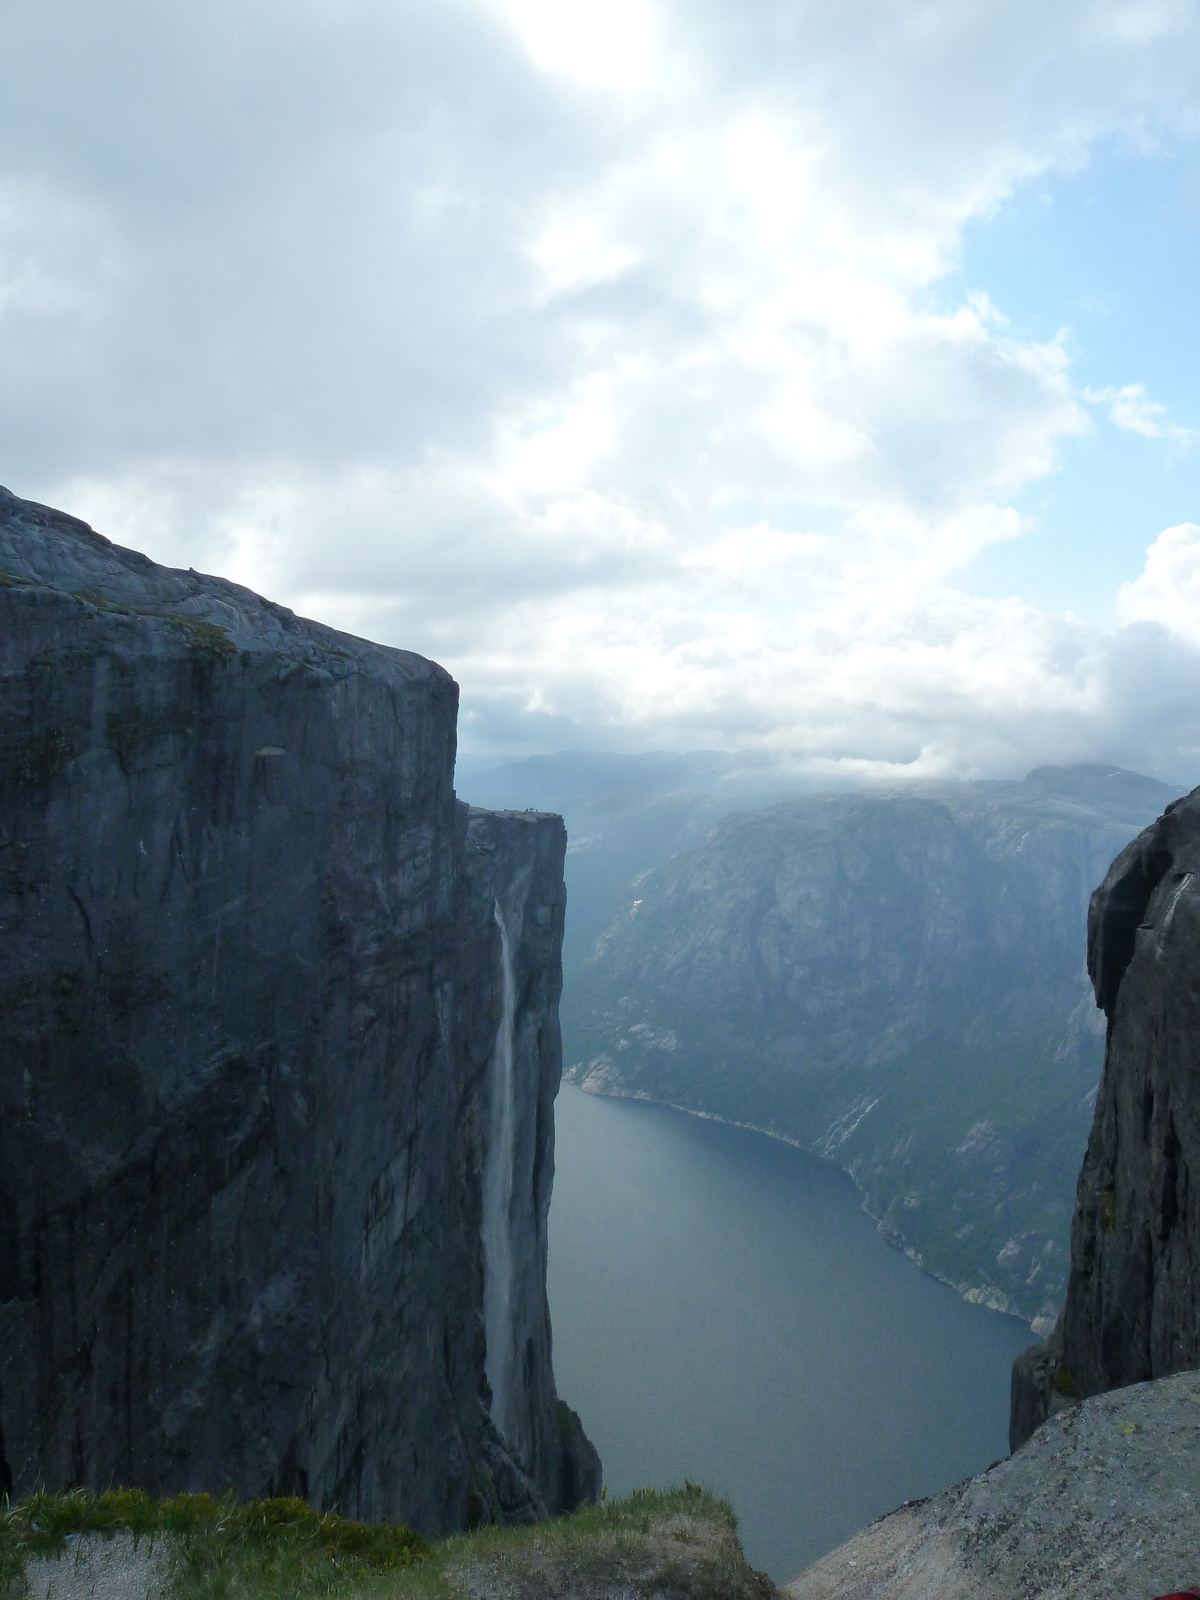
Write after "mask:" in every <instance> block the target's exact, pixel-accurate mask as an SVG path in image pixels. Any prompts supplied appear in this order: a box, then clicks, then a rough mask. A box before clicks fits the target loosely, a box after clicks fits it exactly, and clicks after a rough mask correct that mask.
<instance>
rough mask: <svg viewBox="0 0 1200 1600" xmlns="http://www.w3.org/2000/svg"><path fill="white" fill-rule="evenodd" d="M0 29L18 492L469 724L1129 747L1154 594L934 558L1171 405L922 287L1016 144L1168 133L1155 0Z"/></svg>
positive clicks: (232, 13)
mask: <svg viewBox="0 0 1200 1600" xmlns="http://www.w3.org/2000/svg"><path fill="white" fill-rule="evenodd" d="M0 49H3V51H4V56H5V60H6V61H7V62H8V63H9V64H10V70H9V73H8V76H7V79H6V92H5V96H4V97H3V100H2V101H0V361H2V362H3V366H4V371H5V374H6V382H5V384H4V386H3V388H2V390H0V439H3V441H4V455H3V458H2V460H0V468H2V471H0V476H2V477H3V479H4V481H6V482H7V483H8V484H9V486H10V487H12V488H13V489H15V490H16V491H17V492H18V493H28V494H34V495H36V496H38V497H40V498H47V499H51V500H53V501H56V502H57V503H61V504H63V505H65V506H66V507H67V508H68V509H70V510H72V511H75V512H77V513H78V514H81V515H84V516H87V517H88V518H89V519H90V520H92V521H93V522H94V523H95V524H96V525H97V526H99V527H101V528H102V530H103V531H105V532H106V533H108V534H110V536H112V537H115V538H118V539H120V540H121V541H122V542H125V543H130V544H134V545H137V546H139V547H141V548H144V549H146V550H148V551H149V552H150V553H151V554H153V555H155V556H156V557H157V558H159V559H165V560H169V561H173V562H176V563H179V564H183V565H194V566H197V567H201V568H208V569H209V570H219V571H224V572H227V573H228V574H229V575H230V576H233V577H236V578H238V579H240V580H241V581H244V582H249V583H251V584H253V585H254V586H255V587H257V588H259V589H262V590H264V591H266V592H268V593H270V594H272V595H274V596H275V597H277V598H279V599H282V600H284V601H286V602H288V603H289V604H293V605H296V606H297V607H298V608H300V609H303V610H306V611H308V612H310V613H312V614H317V615H320V616H322V617H324V618H326V619H327V620H329V621H331V622H334V623H335V624H337V625H340V626H344V627H348V628H351V629H352V630H353V631H356V632H361V633H366V634H369V635H371V636H374V637H379V638H381V639H385V640H386V641H387V642H390V643H395V644H400V645H404V646H407V647H409V648H415V649H420V650H424V651H426V652H428V653H431V654H434V655H436V656H437V657H438V658H439V659H442V660H443V661H445V662H446V664H447V665H448V666H450V667H451V669H452V670H453V671H454V672H455V673H456V675H457V676H458V677H459V678H460V681H461V682H462V685H463V692H464V729H465V731H466V736H467V737H468V739H469V740H472V741H475V742H476V743H477V744H479V745H480V746H482V745H485V744H487V743H489V742H490V743H491V744H493V745H496V746H499V745H502V744H504V743H506V742H509V743H512V744H513V745H514V746H517V747H521V748H529V747H531V746H535V745H538V744H541V745H542V746H543V747H544V746H546V745H548V744H555V743H558V744H561V743H572V744H580V743H624V744H626V745H629V744H633V745H645V744H647V743H664V744H671V745H675V746H686V745H695V744H697V743H712V744H718V745H724V746H727V747H728V746H731V745H734V744H739V743H743V744H744V743H750V744H762V745H765V746H771V747H776V748H783V747H787V748H792V749H795V750H798V751H803V752H806V753H807V755H808V757H809V758H810V759H811V760H813V761H818V762H832V763H837V762H853V761H856V762H860V763H861V762H867V763H871V762H875V763H880V762H883V763H887V762H899V763H913V762H916V763H918V764H921V765H923V767H924V768H928V769H929V770H934V769H936V770H951V769H954V770H972V771H985V770H988V771H991V770H1012V769H1013V768H1014V767H1016V766H1019V765H1021V764H1024V763H1027V762H1029V761H1031V760H1032V759H1043V758H1045V757H1047V756H1051V755H1054V754H1056V753H1065V752H1069V751H1074V752H1076V753H1080V754H1085V753H1088V752H1091V753H1093V754H1095V753H1102V754H1105V755H1113V754H1116V753H1118V750H1119V751H1120V752H1125V753H1127V754H1130V753H1132V754H1138V753H1140V754H1141V755H1142V756H1145V757H1146V758H1147V759H1149V754H1150V753H1151V752H1150V743H1149V741H1150V733H1149V732H1148V731H1147V730H1146V729H1145V728H1144V727H1142V726H1141V725H1139V723H1138V721H1137V718H1130V717H1129V716H1128V715H1127V714H1126V712H1125V711H1124V710H1122V709H1121V708H1122V706H1123V705H1124V704H1125V701H1124V699H1123V698H1122V697H1123V695H1124V693H1125V690H1124V688H1123V684H1124V683H1126V682H1135V681H1137V682H1140V681H1142V680H1141V678H1140V677H1139V672H1140V668H1139V669H1138V670H1134V668H1133V667H1132V666H1130V662H1133V661H1137V662H1140V663H1143V664H1146V663H1151V664H1157V665H1156V666H1155V670H1157V669H1158V667H1159V666H1162V663H1163V662H1165V661H1167V660H1169V661H1170V663H1171V671H1172V672H1174V673H1175V675H1176V678H1177V679H1178V680H1179V681H1183V678H1186V677H1187V673H1188V672H1189V671H1190V670H1191V669H1190V667H1189V668H1186V669H1185V666H1183V665H1181V664H1180V663H1181V662H1182V661H1183V660H1184V656H1186V652H1187V651H1188V650H1190V649H1191V643H1189V641H1190V640H1191V639H1192V637H1193V635H1192V634H1191V633H1190V632H1188V631H1187V629H1182V631H1181V626H1180V625H1177V622H1176V621H1175V620H1172V619H1171V618H1170V617H1167V615H1166V611H1164V610H1163V606H1164V605H1165V602H1161V603H1160V602H1159V601H1155V602H1154V604H1157V605H1159V610H1158V611H1155V612H1153V616H1152V617H1151V612H1150V611H1147V612H1145V613H1143V612H1141V611H1136V607H1137V606H1138V605H1142V604H1143V600H1144V603H1145V605H1146V606H1150V607H1151V610H1152V609H1153V607H1152V605H1151V601H1150V600H1149V599H1146V598H1145V595H1148V594H1149V588H1146V589H1145V592H1144V594H1143V591H1142V590H1139V591H1138V593H1139V595H1142V599H1137V600H1135V601H1130V602H1128V604H1129V605H1133V606H1134V611H1130V612H1129V613H1128V617H1129V621H1130V622H1131V624H1132V625H1131V626H1130V627H1127V628H1126V630H1125V633H1124V634H1105V633H1104V632H1103V630H1098V629H1096V628H1090V627H1085V626H1084V625H1083V624H1081V623H1078V622H1077V621H1076V620H1075V619H1072V618H1069V617H1048V616H1045V615H1043V614H1041V613H1038V612H1036V611H1035V610H1033V609H1032V608H1030V607H1028V606H1023V605H1022V604H1020V603H1019V602H1017V601H985V600H978V599H972V598H969V597H967V596H965V595H963V594H961V593H960V592H958V590H957V589H956V587H955V584H956V581H957V574H958V573H959V572H960V571H961V569H962V567H963V566H964V564H965V563H966V562H967V561H969V560H970V559H971V558H972V557H973V556H974V555H976V554H977V553H978V552H979V551H980V550H981V549H982V548H984V547H985V546H986V545H987V544H989V543H994V542H996V541H998V540H1008V539H1013V538H1018V537H1028V536H1033V534H1034V531H1035V530H1034V528H1033V524H1032V523H1031V522H1030V520H1029V519H1028V518H1026V517H1024V516H1022V515H1020V514H1019V513H1018V512H1017V511H1016V510H1015V509H1014V498H1015V496H1016V494H1017V493H1018V491H1020V490H1021V489H1022V488H1024V487H1026V486H1028V485H1029V484H1031V483H1033V482H1036V481H1037V480H1039V479H1042V478H1045V477H1046V476H1047V475H1048V474H1050V473H1052V472H1053V470H1054V467H1055V463H1056V461H1057V459H1058V453H1059V451H1060V449H1061V446H1062V443H1063V441H1064V440H1066V439H1069V438H1071V437H1074V436H1077V435H1079V434H1081V433H1082V432H1084V431H1085V430H1087V429H1088V428H1089V427H1091V426H1093V424H1092V422H1091V420H1090V416H1089V412H1088V410H1087V406H1089V405H1091V406H1095V405H1101V406H1104V407H1106V408H1107V411H1108V413H1109V415H1110V417H1111V419H1112V420H1113V421H1114V422H1115V423H1116V424H1117V425H1118V426H1122V427H1126V428H1133V429H1135V431H1138V432H1140V433H1142V434H1143V435H1144V436H1146V437H1152V438H1157V439H1164V440H1166V441H1167V442H1169V443H1174V444H1182V443H1184V442H1186V441H1185V438H1184V435H1185V433H1186V430H1183V429H1180V428H1178V427H1177V426H1176V425H1175V424H1173V423H1171V422H1170V420H1169V418H1168V417H1167V416H1166V413H1165V411H1164V410H1163V409H1162V408H1161V407H1160V406H1158V405H1157V404H1156V403H1155V402H1153V401H1151V400H1149V399H1148V398H1147V396H1146V393H1145V391H1144V389H1143V388H1142V386H1140V385H1138V384H1127V385H1125V386H1124V387H1120V388H1118V387H1112V388H1107V389H1097V390H1094V391H1093V390H1089V391H1083V392H1082V393H1081V392H1079V391H1078V390H1077V387H1076V385H1075V383H1074V380H1073V377H1072V372H1071V366H1070V359H1069V354H1068V345H1067V344H1066V343H1065V342H1064V341H1063V340H1050V341H1036V340H1033V339H1030V338H1028V337H1026V336H1024V335H1022V334H1021V333H1020V332H1019V331H1015V330H1014V328H1013V326H1012V325H1010V324H1008V323H1007V322H1006V320H1005V317H1004V308H1003V306H1002V305H1001V306H997V305H995V304H993V302H992V300H991V299H990V298H989V296H988V293H987V286H978V285H973V286H971V288H970V290H969V291H968V292H965V293H964V294H963V295H962V296H961V298H955V297H951V296H950V295H949V291H948V290H947V289H946V287H945V284H946V275H947V273H948V272H949V270H950V269H951V268H952V267H953V266H954V265H955V264H956V262H957V259H958V253H959V249H960V242H961V238H962V231H963V228H964V227H965V226H966V224H967V223H968V222H969V221H971V220H972V219H975V218H979V217H982V216H988V215H991V214H992V213H994V212H995V211H996V210H997V208H1000V207H1002V206H1003V205H1004V203H1005V201H1006V199H1007V198H1008V197H1009V196H1010V195H1011V194H1012V193H1013V192H1014V190H1015V189H1016V188H1017V187H1018V186H1019V185H1020V184H1021V183H1023V182H1025V181H1027V180H1028V179H1029V178H1030V177H1031V176H1032V175H1034V174H1037V173H1039V172H1044V171H1047V170H1050V169H1059V170H1072V169H1074V168H1077V167H1079V166H1080V165H1081V164H1082V163H1084V162H1086V160H1087V159H1088V153H1089V150H1090V149H1091V148H1092V146H1093V144H1094V143H1095V141H1097V140H1099V139H1101V138H1105V137H1108V136H1112V135H1116V136H1120V137H1123V138H1126V139H1129V140H1133V141H1135V142H1136V143H1137V144H1138V145H1139V147H1141V148H1145V149H1151V148H1157V147H1159V146H1161V145H1162V144H1163V143H1164V142H1169V141H1170V140H1172V139H1178V138H1184V137H1190V136H1191V134H1192V133H1193V132H1194V131H1195V128H1196V122H1197V109H1198V105H1200V99H1198V97H1197V95H1196V91H1195V88H1194V85H1195V84H1196V83H1197V82H1200V71H1198V69H1200V59H1198V58H1200V21H1198V19H1197V17H1196V15H1195V12H1194V9H1193V8H1192V7H1191V6H1188V5H1173V4H1164V3H1158V0H1063V3H1062V4H1060V5H1058V6H1055V7H1051V8H1047V7H1045V6H1037V5H1034V4H1033V3H1032V0H1015V3H1014V0H1008V3H1006V4H1001V3H1000V0H980V3H979V4H976V5H972V6H969V7H967V6H963V5H962V4H961V0H929V3H928V4H925V5H922V6H921V7H908V6H897V5H896V4H894V3H893V0H847V3H846V4H844V5H841V6H837V7H833V6H829V5H825V4H818V3H816V0H763V3H762V4H760V5H756V6H753V7H747V6H738V5H734V4H732V3H730V0H689V3H688V4H687V5H686V6H684V5H682V4H680V3H679V0H657V3H651V0H621V3H620V4H619V5H617V4H614V3H613V0H608V3H607V4H604V5H601V4H599V3H598V0H597V3H593V0H569V3H568V0H560V3H559V4H557V5H548V4H543V3H542V0H503V3H501V0H494V3H492V0H438V3H437V4H433V3H431V0H407V3H405V4H401V5H395V4H391V3H388V4H385V3H384V0H344V3H342V0H339V3H338V4H332V3H330V0H290V3H289V4H288V5H287V6H284V5H283V4H282V3H281V0H263V3H262V4H260V5H256V6H254V7H252V8H249V9H247V8H246V7H244V6H235V5H234V4H233V3H232V0H213V3H212V4H211V5H209V6H206V7H203V8H198V9H194V10H193V11H190V12H186V13H179V12H171V11H170V10H169V9H168V10H164V9H163V8H161V7H156V6H151V5H150V4H149V3H148V0H114V3H113V4H111V5H108V6H106V7H104V8H96V7H93V6H87V5H85V4H84V3H83V0H40V3H39V4H37V5H34V4H33V3H32V0H22V3H18V4H14V5H11V6H9V7H6V8H5V9H4V11H3V12H2V13H0ZM48 82H53V84H54V86H55V89H54V93H53V95H48V94H47V93H45V90H44V86H45V84H46V83H48ZM1163 537H1164V538H1166V537H1167V536H1166V535H1164V536H1163ZM1160 543H1161V541H1160ZM1156 548H1157V547H1156ZM1150 572H1151V568H1150V566H1149V565H1148V567H1147V573H1146V574H1144V575H1143V579H1139V580H1138V584H1143V582H1144V583H1145V584H1146V585H1151V586H1152V584H1153V582H1157V579H1152V578H1151V577H1150ZM1137 587H1138V586H1137V585H1134V586H1133V588H1134V589H1137ZM1155 592H1156V593H1157V591H1155ZM1122 604H1123V605H1126V602H1125V600H1122ZM1135 612H1136V615H1135ZM1172 616H1174V614H1173V613H1172ZM1148 619H1149V620H1148ZM1164 619H1165V620H1164ZM1164 627H1165V629H1166V631H1164ZM1172 630H1173V631H1172ZM1139 641H1140V642H1139ZM1164 641H1165V642H1164ZM1181 651H1182V652H1184V656H1181V655H1180V652H1181ZM1188 659H1189V660H1190V657H1189V658H1188ZM1118 660H1119V661H1121V662H1123V663H1124V664H1125V667H1126V668H1127V671H1126V676H1125V678H1121V677H1120V675H1119V674H1118V675H1117V676H1114V669H1113V663H1114V662H1117V661H1118ZM1147 670H1149V669H1148V668H1147ZM1164 670H1165V669H1164ZM1181 675H1182V676H1181ZM1188 681H1189V682H1190V681H1191V680H1190V679H1188ZM1160 699H1161V697H1160ZM1156 703H1158V702H1156ZM1167 703H1168V702H1167V701H1162V704H1163V705H1164V706H1165V705H1167ZM1169 704H1170V708H1171V709H1170V715H1171V716H1172V717H1175V716H1176V715H1179V716H1181V717H1182V721H1181V722H1180V723H1179V728H1178V729H1176V728H1175V727H1174V725H1172V729H1171V731H1170V738H1169V739H1168V741H1167V744H1164V745H1163V746H1162V748H1161V749H1160V750H1159V752H1158V755H1157V756H1156V757H1155V761H1156V762H1159V761H1161V760H1162V759H1166V757H1165V756H1164V754H1163V751H1164V750H1166V749H1168V748H1169V749H1170V750H1174V749H1179V750H1184V749H1186V748H1190V746H1189V744H1188V741H1189V740H1193V742H1194V735H1193V733H1192V732H1191V731H1188V730H1189V729H1190V727H1191V723H1190V720H1189V718H1190V713H1189V712H1187V711H1186V710H1184V711H1182V712H1181V711H1180V710H1179V708H1178V706H1177V705H1176V702H1175V701H1174V700H1170V701H1169ZM1162 714H1163V716H1166V715H1167V711H1165V710H1164V711H1163V713H1162ZM1180 730H1182V731H1180ZM1159 731H1160V733H1161V731H1162V729H1161V726H1160V728H1159ZM1176 734H1178V737H1176ZM1122 741H1124V742H1122ZM1171 741H1174V742H1171Z"/></svg>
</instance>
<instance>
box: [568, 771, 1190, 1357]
mask: <svg viewBox="0 0 1200 1600" xmlns="http://www.w3.org/2000/svg"><path fill="white" fill-rule="evenodd" d="M1170 796H1171V791H1170V790H1169V789H1166V788H1165V786H1164V785H1162V784H1159V783H1156V782H1154V781H1153V780H1152V779H1148V778H1142V777H1139V776H1138V775H1137V774H1134V773H1128V772H1123V771H1121V770H1120V769H1115V770H1114V769H1112V768H1086V767H1085V768H1073V769H1054V768H1043V769H1041V770H1039V771H1037V772H1034V773H1031V774H1030V775H1029V777H1028V778H1026V779H1025V780H1024V781H1023V782H1020V783H962V784H942V785H937V786H933V787H929V788H913V789H906V790H890V791H871V792H867V793H858V794H839V795H828V794H827V795H815V796H808V797H805V798H801V799H797V800H792V801H789V802H787V803H786V804H781V805H776V806H773V807H771V808H769V809H764V810H760V811H755V812H751V813H743V814H734V815H731V816H728V817H726V818H725V820H724V821H722V822H721V823H720V824H719V825H718V826H717V827H716V828H714V829H713V830H712V831H711V833H710V834H709V835H708V837H707V838H705V839H704V840H703V841H702V843H700V844H699V845H697V846H696V847H695V848H694V849H691V850H689V851H687V852H685V853H683V854H681V855H678V856H677V857H676V858H675V859H674V860H673V861H671V862H670V863H669V864H667V865H666V866H664V867H662V868H660V869H658V870H656V871H653V872H649V873H646V874H644V875H643V876H642V877H641V878H640V879H639V880H638V881H637V883H636V884H635V885H634V886H632V887H631V888H630V889H629V890H628V899H627V903H626V909H625V912H624V914H623V915H622V916H621V917H620V918H619V919H617V921H615V922H614V923H613V924H612V926H611V927H610V928H609V930H608V932H607V933H605V934H604V936H603V937H602V938H601V939H600V940H599V942H598V943H596V945H595V948H594V950H593V952H592V955H591V958H590V960H589V961H588V963H587V964H586V965H583V966H581V967H578V968H576V969H575V970H570V969H568V981H567V988H566V993H565V1000H564V1008H563V1025H564V1032H565V1035H566V1039H567V1050H568V1056H567V1059H568V1062H569V1063H571V1065H570V1068H569V1070H570V1071H571V1074H572V1076H573V1077H575V1078H576V1079H577V1081H580V1082H581V1083H582V1084H583V1086H584V1087H585V1088H589V1089H593V1090H595V1091H596V1092H599V1093H608V1094H625V1095H644V1096H647V1097H649V1098H652V1099H657V1100H665V1101H669V1102H671V1103H673V1104H675V1105H679V1106H683V1107H685V1108H687V1109H691V1110H696V1111H701V1112H706V1113H709V1114H713V1115H717V1116H720V1117H723V1118H725V1119H727V1120H729V1121H733V1122H743V1123H749V1124H752V1125H754V1126H756V1127H760V1128H764V1129H766V1130H768V1131H770V1132H773V1133H776V1134H779V1135H781V1136H783V1137H785V1138H789V1139H792V1140H794V1141H796V1142H797V1143H799V1144H801V1145H804V1146H805V1147H807V1148H809V1149H812V1150H815V1151H816V1152H818V1153H819V1154H821V1155H825V1156H828V1157H830V1158H832V1159H833V1160H835V1161H837V1162H838V1163H839V1164H840V1165H841V1166H843V1167H845V1168H846V1169H847V1170H848V1171H849V1172H850V1173H851V1174H852V1176H853V1177H854V1179H855V1181H856V1182H857V1183H858V1185H859V1187H860V1188H861V1189H862V1191H863V1193H864V1195H865V1197H866V1201H867V1205H868V1208H869V1209H870V1211H871V1213H872V1214H873V1215H874V1216H876V1217H877V1218H878V1219H879V1220H880V1223H881V1226H882V1228H883V1231H884V1232H885V1233H886V1234H887V1236H888V1237H889V1238H891V1239H892V1240H893V1241H894V1242H896V1243H897V1244H899V1245H901V1246H903V1247H904V1248H905V1249H907V1250H908V1251H909V1252H910V1254H912V1255H913V1256H915V1257H916V1259H918V1260H919V1261H920V1262H921V1263H922V1264H923V1265H924V1266H926V1267H927V1268H928V1269H929V1270H931V1271H933V1272H935V1273H936V1274H937V1275H939V1276H940V1277H942V1278H944V1279H946V1280H947V1281H949V1282H951V1283H953V1284H954V1285H955V1286H956V1287H958V1288H959V1289H960V1290H962V1291H963V1292H965V1293H967V1294H968V1295H969V1296H970V1297H971V1298H974V1299H979V1300H983V1301H984V1302H985V1303H987V1304H990V1305H994V1306H997V1307H999V1308H1001V1309H1005V1310H1009V1311H1014V1312H1017V1313H1019V1314H1020V1315H1022V1316H1024V1317H1026V1318H1027V1319H1029V1320H1030V1321H1033V1322H1034V1323H1035V1326H1036V1327H1037V1328H1038V1331H1039V1332H1042V1331H1045V1332H1048V1331H1049V1329H1050V1327H1051V1326H1052V1325H1053V1319H1054V1317H1055V1316H1056V1315H1057V1312H1058V1310H1059V1307H1060V1306H1061V1304H1062V1297H1063V1294H1064V1292H1065V1289H1066V1281H1067V1265H1068V1246H1069V1228H1070V1217H1071V1208H1072V1201H1073V1197H1074V1189H1075V1180H1076V1177H1077V1174H1078V1171H1079V1161H1080V1156H1081V1154H1082V1152H1083V1148H1084V1145H1085V1143H1086V1140H1087V1130H1088V1126H1089V1123H1090V1121H1091V1116H1092V1109H1093V1104H1094V1099H1093V1097H1094V1094H1095V1090H1096V1083H1097V1080H1098V1078H1099V1075H1100V1067H1101V1060H1102V1054H1103V1027H1102V1025H1099V1024H1100V1019H1099V1017H1098V1016H1097V1015H1096V1013H1095V1009H1094V1007H1093V1005H1092V1000H1091V994H1090V991H1089V989H1088V985H1087V977H1086V973H1085V971H1084V963H1083V951H1084V930H1085V924H1086V917H1087V904H1088V895H1089V893H1090V891H1091V888H1092V886H1093V885H1094V884H1095V883H1096V881H1097V878H1098V877H1099V876H1100V874H1101V873H1102V872H1103V871H1104V868H1105V866H1106V865H1107V863H1108V862H1109V861H1110V860H1111V859H1112V857H1113V855H1114V853H1115V852H1116V851H1117V850H1119V849H1120V848H1121V847H1122V846H1123V845H1124V844H1125V843H1126V841H1127V840H1128V839H1129V838H1130V837H1131V836H1132V835H1133V834H1134V833H1135V832H1136V831H1137V829H1138V828H1139V827H1141V826H1143V825H1144V823H1145V822H1146V821H1147V820H1148V819H1149V818H1150V817H1152V816H1153V815H1155V814H1156V812H1158V811H1159V810H1161V808H1162V806H1163V804H1164V803H1165V801H1166V800H1167V799H1169V798H1170Z"/></svg>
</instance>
